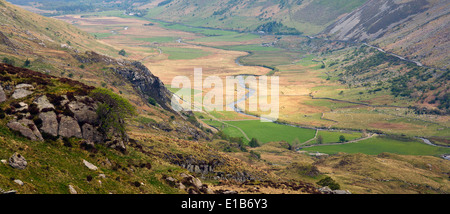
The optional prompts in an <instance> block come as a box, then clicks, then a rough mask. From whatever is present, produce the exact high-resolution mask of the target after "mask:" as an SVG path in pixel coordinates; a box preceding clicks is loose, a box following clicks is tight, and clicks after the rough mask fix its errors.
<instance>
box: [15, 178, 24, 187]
mask: <svg viewBox="0 0 450 214" xmlns="http://www.w3.org/2000/svg"><path fill="white" fill-rule="evenodd" d="M14 183H16V184H19V185H20V186H23V185H24V183H23V181H21V180H19V179H16V180H14Z"/></svg>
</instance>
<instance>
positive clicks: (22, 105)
mask: <svg viewBox="0 0 450 214" xmlns="http://www.w3.org/2000/svg"><path fill="white" fill-rule="evenodd" d="M19 105H20V107H19V108H16V111H23V110H25V109H28V104H26V103H24V102H20V103H19Z"/></svg>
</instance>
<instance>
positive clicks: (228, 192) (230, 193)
mask: <svg viewBox="0 0 450 214" xmlns="http://www.w3.org/2000/svg"><path fill="white" fill-rule="evenodd" d="M222 194H225V195H235V194H238V192H237V191H234V190H226V191H224V192H223V193H222Z"/></svg>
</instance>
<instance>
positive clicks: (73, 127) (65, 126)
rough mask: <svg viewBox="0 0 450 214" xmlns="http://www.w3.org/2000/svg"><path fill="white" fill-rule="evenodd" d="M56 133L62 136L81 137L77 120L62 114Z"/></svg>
mask: <svg viewBox="0 0 450 214" xmlns="http://www.w3.org/2000/svg"><path fill="white" fill-rule="evenodd" d="M58 135H60V136H62V137H77V138H82V137H83V135H82V134H81V128H80V125H78V122H77V121H76V120H75V119H73V118H72V117H69V116H62V117H61V121H60V122H59V128H58Z"/></svg>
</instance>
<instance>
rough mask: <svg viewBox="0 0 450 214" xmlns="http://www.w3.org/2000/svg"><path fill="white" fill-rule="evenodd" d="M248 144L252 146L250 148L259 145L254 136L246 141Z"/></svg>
mask: <svg viewBox="0 0 450 214" xmlns="http://www.w3.org/2000/svg"><path fill="white" fill-rule="evenodd" d="M248 145H249V146H250V147H252V148H256V147H259V146H260V144H259V142H258V140H257V139H256V138H252V139H251V140H250V142H248Z"/></svg>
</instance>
